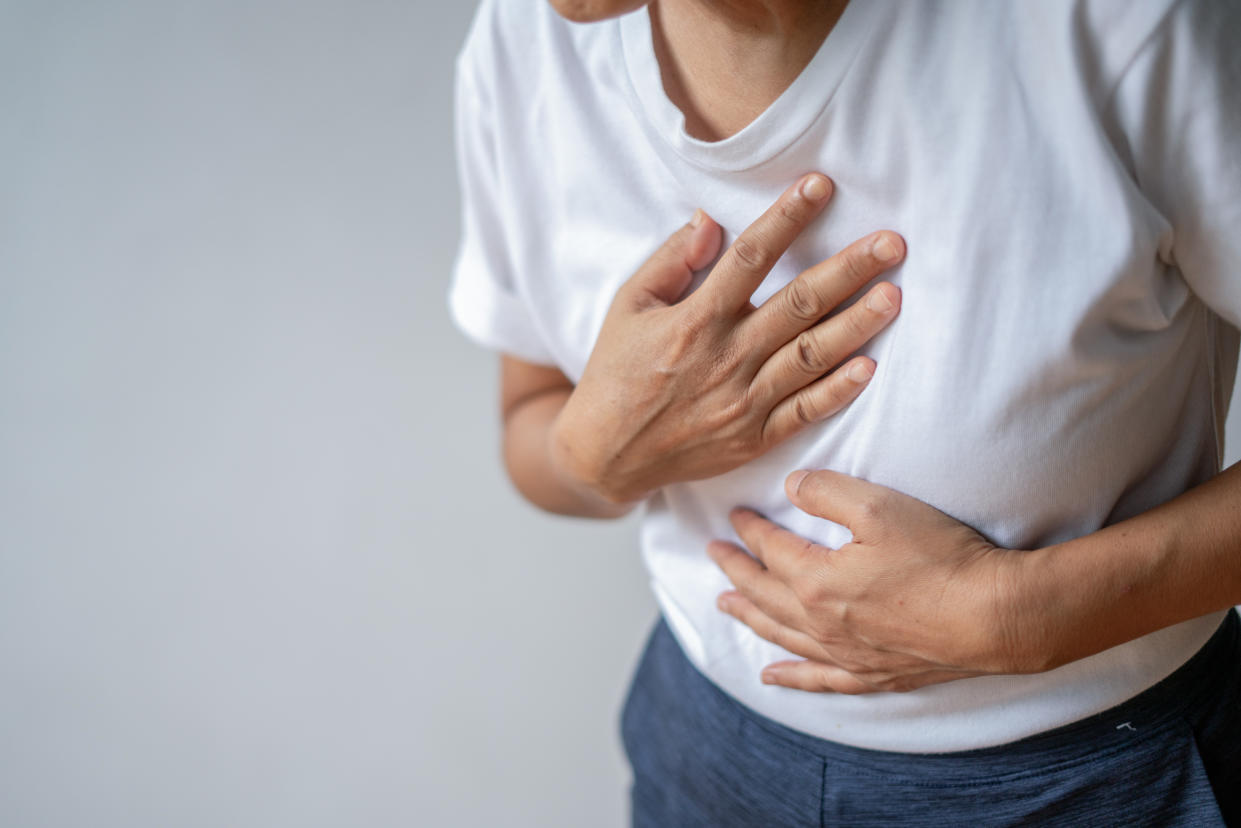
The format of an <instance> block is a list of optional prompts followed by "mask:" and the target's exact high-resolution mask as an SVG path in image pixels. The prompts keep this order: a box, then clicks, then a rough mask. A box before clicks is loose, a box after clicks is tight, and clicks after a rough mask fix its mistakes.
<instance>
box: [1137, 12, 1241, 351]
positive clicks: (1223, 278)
mask: <svg viewBox="0 0 1241 828" xmlns="http://www.w3.org/2000/svg"><path fill="white" fill-rule="evenodd" d="M1239 44H1241V3H1239V2H1237V0H1181V2H1178V3H1176V4H1175V5H1174V6H1173V7H1172V8H1171V9H1170V11H1169V13H1168V15H1167V16H1166V17H1165V18H1164V19H1163V21H1162V23H1161V24H1160V25H1159V26H1158V27H1157V28H1156V29H1155V30H1154V31H1153V32H1152V33H1151V35H1150V36H1149V37H1148V38H1147V39H1146V41H1145V42H1144V43H1143V45H1142V47H1141V48H1140V49H1139V50H1138V52H1137V54H1136V55H1135V56H1134V58H1133V60H1132V61H1131V63H1130V64H1129V66H1128V67H1127V69H1126V70H1125V72H1124V74H1123V75H1122V76H1121V78H1120V80H1119V82H1118V84H1117V86H1116V88H1115V92H1114V94H1113V96H1112V107H1113V113H1114V114H1115V116H1116V117H1117V119H1118V121H1119V124H1120V127H1121V130H1122V131H1123V132H1124V134H1125V135H1126V136H1127V140H1128V144H1129V150H1130V152H1131V153H1132V161H1133V165H1134V170H1135V174H1136V176H1137V179H1138V185H1139V186H1140V187H1141V189H1142V191H1143V192H1144V193H1145V194H1146V195H1147V197H1148V198H1149V199H1151V201H1152V203H1153V204H1154V205H1155V207H1156V208H1157V209H1158V210H1159V211H1160V212H1161V213H1162V214H1163V215H1164V216H1165V217H1166V218H1167V220H1168V222H1169V224H1170V225H1171V228H1170V232H1169V234H1168V237H1167V238H1168V244H1167V245H1165V249H1163V250H1162V251H1161V252H1162V254H1163V255H1164V257H1165V258H1166V260H1167V261H1168V262H1169V264H1172V265H1175V266H1176V267H1177V268H1178V269H1179V270H1180V272H1181V274H1182V275H1183V277H1184V278H1185V281H1186V282H1187V283H1188V285H1189V287H1190V289H1192V290H1193V291H1194V293H1195V294H1197V295H1198V296H1199V297H1200V298H1201V299H1202V300H1203V301H1204V302H1205V303H1206V304H1207V305H1208V306H1209V307H1210V308H1211V309H1212V310H1213V311H1214V312H1215V313H1217V314H1218V315H1219V316H1221V317H1222V318H1224V319H1225V320H1227V321H1228V322H1229V323H1230V324H1232V325H1233V326H1234V327H1236V326H1241V45H1239Z"/></svg>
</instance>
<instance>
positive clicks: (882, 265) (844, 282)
mask: <svg viewBox="0 0 1241 828" xmlns="http://www.w3.org/2000/svg"><path fill="white" fill-rule="evenodd" d="M904 256H905V241H904V240H903V239H902V238H901V237H900V236H899V235H897V234H896V233H893V232H892V231H890V230H881V231H880V232H878V233H873V234H871V235H870V236H866V237H865V238H862V239H859V240H857V241H855V242H854V243H853V244H851V245H849V246H848V247H846V248H845V249H844V250H841V251H840V252H839V253H837V254H836V255H835V256H832V257H831V258H830V259H826V260H824V261H822V262H820V263H819V264H817V265H815V266H814V267H812V268H810V269H809V270H806V271H804V272H803V273H802V274H801V275H800V276H798V277H797V278H796V279H794V280H793V281H791V282H789V283H788V284H787V285H785V286H784V287H783V288H781V289H780V291H779V292H778V293H776V294H775V295H774V296H772V297H771V298H770V299H768V300H767V301H766V302H764V303H763V304H762V306H761V307H759V309H758V310H757V311H756V312H755V313H754V314H753V315H751V316H750V318H749V319H747V320H746V321H745V324H744V325H743V328H742V330H743V332H744V333H745V335H746V336H748V337H751V339H750V340H749V341H750V342H753V343H754V346H755V347H757V348H759V349H762V350H763V352H764V353H768V352H770V351H774V350H776V349H777V348H779V347H780V346H782V345H784V344H785V343H786V342H789V341H791V340H792V339H793V338H794V337H796V336H797V335H798V334H799V333H801V332H802V331H804V330H806V329H808V328H810V327H811V326H813V325H814V324H815V323H816V322H818V321H819V320H820V319H822V318H823V317H824V316H826V315H828V314H829V313H831V312H832V311H833V310H835V309H836V307H837V306H839V305H840V304H841V303H842V302H844V301H845V300H846V299H848V298H849V297H850V296H852V295H853V294H854V293H856V292H857V291H858V290H859V289H861V287H862V286H863V285H865V284H866V283H867V282H869V281H870V280H871V279H874V278H875V277H876V276H878V275H879V274H880V273H883V272H884V271H885V270H888V269H889V268H892V267H894V266H896V265H897V264H898V263H899V262H900V261H901V259H902V258H904ZM832 364H833V365H834V364H835V363H832ZM828 367H831V366H830V365H829V366H828Z"/></svg>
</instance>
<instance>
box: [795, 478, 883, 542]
mask: <svg viewBox="0 0 1241 828" xmlns="http://www.w3.org/2000/svg"><path fill="white" fill-rule="evenodd" d="M784 491H785V493H786V494H787V495H788V497H789V501H790V502H791V503H792V504H793V505H794V506H796V507H797V508H798V509H801V510H802V511H803V512H806V513H808V514H811V515H815V516H817V517H821V518H825V519H827V520H830V521H832V522H833V523H839V524H841V525H842V526H846V527H848V528H849V529H850V530H851V531H852V532H853V534H854V537H855V538H856V537H857V535H858V533H859V531H861V530H864V529H867V528H871V527H874V526H877V525H879V524H880V523H881V522H882V516H883V514H884V512H886V511H887V510H888V508H890V506H891V502H892V499H893V498H894V497H895V496H897V493H896V492H894V491H892V490H891V489H889V488H887V487H886V486H880V485H879V484H877V483H871V482H869V481H867V480H862V479H861V478H857V477H850V476H849V475H847V474H841V473H840V472H835V471H831V470H830V469H820V470H818V471H805V470H800V471H795V472H793V473H792V474H790V475H789V476H788V477H787V478H786V479H785V481H784Z"/></svg>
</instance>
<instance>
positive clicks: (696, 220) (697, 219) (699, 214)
mask: <svg viewBox="0 0 1241 828" xmlns="http://www.w3.org/2000/svg"><path fill="white" fill-rule="evenodd" d="M706 217H707V214H706V213H704V212H703V211H702V210H701V209H698V210H695V211H694V215H693V218H691V219H690V220H689V226H690V227H695V228H696V227H701V226H702V220H703V219H704V218H706Z"/></svg>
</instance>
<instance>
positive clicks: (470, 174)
mask: <svg viewBox="0 0 1241 828" xmlns="http://www.w3.org/2000/svg"><path fill="white" fill-rule="evenodd" d="M483 13H485V12H480V15H481V14H483ZM478 30H479V25H478V24H477V22H476V25H475V30H474V32H472V33H471V37H470V41H469V42H467V44H466V47H465V50H464V51H463V52H462V56H461V58H460V59H458V61H457V80H456V110H455V112H456V117H455V126H456V149H457V172H458V180H459V182H460V188H461V241H460V246H459V247H458V250H457V258H456V262H455V264H454V265H453V274H452V286H451V288H450V290H449V294H448V305H449V309H450V310H451V312H452V317H453V320H454V321H455V322H456V324H457V327H459V328H460V329H461V330H462V331H463V332H464V333H465V334H466V335H467V336H469V337H470V338H471V339H472V340H474V341H475V342H477V343H479V344H480V345H483V346H484V347H487V348H491V349H493V350H496V351H502V352H504V353H508V354H511V355H513V356H516V357H519V358H521V359H524V360H526V361H528V362H535V363H540V364H548V365H550V364H554V362H555V360H554V359H553V358H552V355H551V352H550V351H549V350H548V348H547V345H546V344H545V342H544V341H543V339H542V337H541V336H540V335H539V332H538V330H537V328H536V326H535V322H534V319H533V316H532V314H531V311H530V308H529V307H528V306H527V304H526V303H525V301H524V300H523V298H522V296H521V293H520V291H519V289H518V287H517V283H516V279H515V274H514V272H513V264H512V257H511V255H510V251H509V245H508V243H507V239H508V238H509V236H510V234H511V233H512V232H514V230H513V228H511V227H508V226H506V221H505V211H504V208H503V205H504V204H506V203H508V200H507V194H506V193H505V192H504V191H503V181H502V177H501V174H500V169H499V165H498V157H497V146H496V132H495V127H494V116H495V108H494V106H492V104H491V102H490V101H489V99H488V97H487V95H486V88H485V84H484V83H482V82H481V81H480V79H479V78H477V77H476V72H475V70H474V66H473V64H472V63H471V61H470V60H469V58H470V56H471V53H475V54H476V53H477V51H478V50H479V49H480V48H485V44H482V43H480V42H479V35H478Z"/></svg>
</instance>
